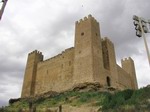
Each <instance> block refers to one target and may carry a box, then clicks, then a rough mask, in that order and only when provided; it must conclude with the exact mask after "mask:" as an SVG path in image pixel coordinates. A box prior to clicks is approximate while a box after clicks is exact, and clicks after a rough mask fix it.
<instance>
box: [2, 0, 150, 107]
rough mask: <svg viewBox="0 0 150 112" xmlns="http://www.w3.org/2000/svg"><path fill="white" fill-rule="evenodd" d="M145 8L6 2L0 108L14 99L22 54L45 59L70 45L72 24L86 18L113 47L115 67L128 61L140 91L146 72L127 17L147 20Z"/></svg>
mask: <svg viewBox="0 0 150 112" xmlns="http://www.w3.org/2000/svg"><path fill="white" fill-rule="evenodd" d="M149 7H150V1H149V0H111V1H110V0H105V1H104V0H26V1H24V0H19V1H18V0H9V1H8V4H7V6H6V9H5V12H4V15H3V18H2V20H1V21H0V48H1V52H0V106H2V105H7V103H8V100H9V99H10V98H18V97H20V95H21V89H22V83H23V76H24V69H25V65H26V60H27V54H28V53H29V52H31V51H33V50H35V49H38V50H40V51H41V52H43V54H44V56H45V58H44V59H47V58H49V57H51V56H54V55H56V54H58V53H60V52H61V51H63V50H64V49H66V48H69V47H72V46H74V26H75V25H74V24H75V21H77V20H79V19H81V18H83V17H84V16H87V15H89V14H92V15H93V16H94V17H95V18H96V19H97V21H99V22H100V29H101V37H105V36H107V37H108V38H110V40H112V42H113V43H114V44H115V48H116V49H115V50H116V56H117V62H118V64H119V65H120V60H121V59H122V58H125V57H129V56H131V57H132V58H133V59H134V61H135V67H136V73H137V79H138V85H139V87H143V86H146V85H147V84H149V83H150V75H149V73H150V67H149V63H148V60H147V54H146V51H145V46H144V42H143V39H142V38H138V37H136V36H135V30H134V25H133V20H132V16H133V15H138V16H141V17H144V18H145V19H150V13H149V12H148V11H149ZM146 37H147V41H148V45H149V44H150V35H149V34H147V35H146Z"/></svg>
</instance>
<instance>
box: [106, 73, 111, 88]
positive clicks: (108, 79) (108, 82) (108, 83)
mask: <svg viewBox="0 0 150 112" xmlns="http://www.w3.org/2000/svg"><path fill="white" fill-rule="evenodd" d="M106 80H107V86H109V87H110V86H111V84H110V78H109V77H108V76H107V78H106Z"/></svg>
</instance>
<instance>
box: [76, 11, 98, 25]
mask: <svg viewBox="0 0 150 112" xmlns="http://www.w3.org/2000/svg"><path fill="white" fill-rule="evenodd" d="M89 20H92V21H94V22H96V23H98V22H97V20H96V19H95V18H94V17H93V16H92V15H91V14H90V15H88V17H84V18H83V19H80V20H79V21H76V25H79V24H81V23H84V22H86V21H89Z"/></svg>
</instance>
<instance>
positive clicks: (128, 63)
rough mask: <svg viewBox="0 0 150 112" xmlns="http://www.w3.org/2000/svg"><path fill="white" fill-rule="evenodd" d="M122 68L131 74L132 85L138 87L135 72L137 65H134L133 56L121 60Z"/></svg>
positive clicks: (134, 87)
mask: <svg viewBox="0 0 150 112" xmlns="http://www.w3.org/2000/svg"><path fill="white" fill-rule="evenodd" d="M121 64H122V68H123V69H124V70H125V71H126V72H127V73H128V74H130V77H131V87H132V88H133V89H138V85H137V78H136V73H135V67H134V61H133V60H132V58H131V57H129V58H125V59H124V60H123V59H122V60H121Z"/></svg>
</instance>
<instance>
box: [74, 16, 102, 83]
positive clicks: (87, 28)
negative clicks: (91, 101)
mask: <svg viewBox="0 0 150 112" xmlns="http://www.w3.org/2000/svg"><path fill="white" fill-rule="evenodd" d="M102 74H103V58H102V46H101V36H100V28H99V23H98V22H97V21H96V20H95V19H94V18H93V17H92V16H91V15H89V16H88V18H87V17H85V18H84V20H82V19H81V20H80V21H79V22H76V26H75V52H74V73H73V80H74V84H76V83H83V82H100V79H101V80H103V78H104V77H102V76H103V75H102Z"/></svg>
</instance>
